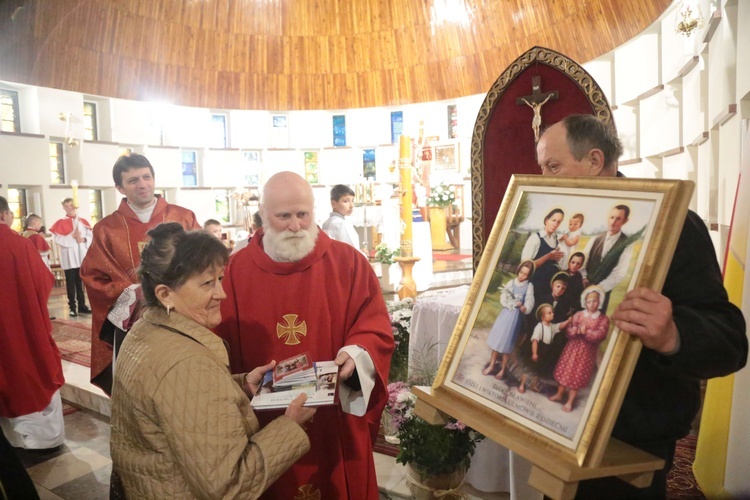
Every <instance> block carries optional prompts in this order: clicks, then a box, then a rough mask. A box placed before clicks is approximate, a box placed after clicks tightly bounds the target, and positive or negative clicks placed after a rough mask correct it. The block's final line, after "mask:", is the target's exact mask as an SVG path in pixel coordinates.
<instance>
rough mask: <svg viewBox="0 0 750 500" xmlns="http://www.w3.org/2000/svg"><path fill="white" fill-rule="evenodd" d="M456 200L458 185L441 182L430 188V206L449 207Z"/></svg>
mask: <svg viewBox="0 0 750 500" xmlns="http://www.w3.org/2000/svg"><path fill="white" fill-rule="evenodd" d="M455 202H456V187H455V186H453V185H450V186H447V185H446V184H445V183H444V182H441V183H440V184H438V185H437V186H435V187H434V188H432V189H430V196H428V197H427V206H428V207H449V206H451V205H453V204H454V203H455Z"/></svg>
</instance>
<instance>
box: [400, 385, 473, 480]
mask: <svg viewBox="0 0 750 500" xmlns="http://www.w3.org/2000/svg"><path fill="white" fill-rule="evenodd" d="M415 402H416V398H415V397H414V395H413V394H412V393H411V391H410V390H409V387H408V386H407V385H406V384H405V383H403V382H393V383H390V384H388V403H387V404H386V411H387V412H388V413H389V414H390V417H391V420H392V422H393V424H394V426H395V427H396V429H397V436H398V438H399V440H400V449H399V453H398V456H397V457H396V461H397V462H399V463H402V464H404V465H406V464H411V466H412V467H413V468H414V469H415V470H416V471H417V472H418V473H419V475H420V476H421V477H422V479H424V478H426V477H429V476H437V475H442V474H450V473H452V472H454V471H456V470H457V469H464V470H465V469H468V467H469V463H470V462H471V457H472V456H473V455H474V450H475V448H476V444H477V443H478V442H479V441H481V440H482V439H484V436H483V435H482V434H480V433H478V432H476V431H474V430H473V429H472V428H470V427H467V426H466V425H465V424H463V423H462V422H459V421H458V420H456V419H453V418H451V419H450V421H449V422H448V423H447V424H446V425H432V424H429V423H427V422H426V421H425V420H422V419H421V418H419V417H418V416H416V415H415V414H414V404H415Z"/></svg>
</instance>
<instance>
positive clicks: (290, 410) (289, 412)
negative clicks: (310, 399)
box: [284, 393, 317, 425]
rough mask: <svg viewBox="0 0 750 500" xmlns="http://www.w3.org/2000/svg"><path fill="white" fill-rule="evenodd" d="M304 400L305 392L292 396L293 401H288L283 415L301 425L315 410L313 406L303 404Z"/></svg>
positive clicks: (305, 398)
mask: <svg viewBox="0 0 750 500" xmlns="http://www.w3.org/2000/svg"><path fill="white" fill-rule="evenodd" d="M305 401H307V394H305V393H302V394H300V395H299V396H297V397H296V398H294V401H292V402H291V403H289V406H288V407H287V409H286V411H285V412H284V415H285V416H287V417H289V418H291V419H292V420H294V421H295V422H296V423H297V425H302V424H304V423H305V422H307V421H308V420H310V419H311V418H312V416H313V415H315V412H316V411H317V410H316V409H315V408H310V407H308V406H304V404H305Z"/></svg>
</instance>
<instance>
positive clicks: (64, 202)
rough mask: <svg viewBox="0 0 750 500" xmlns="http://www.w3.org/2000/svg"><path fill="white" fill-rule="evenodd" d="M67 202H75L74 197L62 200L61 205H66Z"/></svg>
mask: <svg viewBox="0 0 750 500" xmlns="http://www.w3.org/2000/svg"><path fill="white" fill-rule="evenodd" d="M66 203H73V198H65V199H64V200H63V201H62V202H60V205H65V204H66Z"/></svg>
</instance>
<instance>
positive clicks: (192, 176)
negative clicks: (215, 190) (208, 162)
mask: <svg viewBox="0 0 750 500" xmlns="http://www.w3.org/2000/svg"><path fill="white" fill-rule="evenodd" d="M197 172H198V170H197V167H196V162H195V151H183V152H182V185H183V186H197V185H198V173H197Z"/></svg>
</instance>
